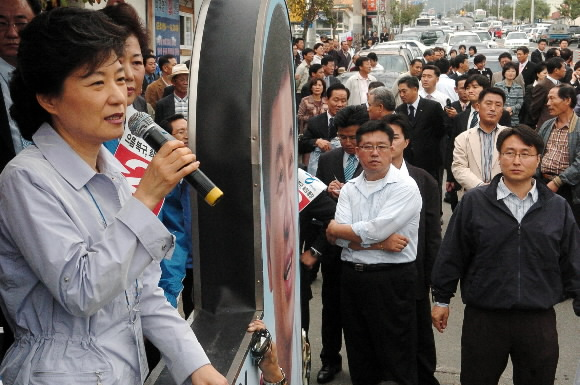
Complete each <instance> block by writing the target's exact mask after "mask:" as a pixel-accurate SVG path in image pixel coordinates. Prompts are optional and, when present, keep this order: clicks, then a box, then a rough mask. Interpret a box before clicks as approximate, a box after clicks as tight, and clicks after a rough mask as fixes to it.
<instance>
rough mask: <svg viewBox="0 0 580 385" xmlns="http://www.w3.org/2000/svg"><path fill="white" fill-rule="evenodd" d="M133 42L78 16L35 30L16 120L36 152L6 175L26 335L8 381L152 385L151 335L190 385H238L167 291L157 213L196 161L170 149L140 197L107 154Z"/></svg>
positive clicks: (5, 266) (12, 308)
mask: <svg viewBox="0 0 580 385" xmlns="http://www.w3.org/2000/svg"><path fill="white" fill-rule="evenodd" d="M127 37H128V34H127V32H126V31H125V30H124V29H123V28H120V27H119V26H118V25H116V24H115V23H113V22H111V20H110V19H109V18H108V17H107V16H105V15H104V14H103V13H102V12H95V11H89V10H84V9H78V8H62V9H55V10H53V11H50V12H48V13H45V14H41V15H40V16H38V17H36V18H35V19H34V20H33V21H32V22H31V23H30V24H29V25H28V26H27V27H26V28H25V30H24V31H22V33H21V43H20V48H19V54H18V64H17V67H16V70H15V72H14V74H13V78H12V83H11V87H10V88H11V95H12V98H13V101H14V105H13V106H12V108H11V114H12V116H13V118H14V119H15V121H16V122H17V123H18V125H19V127H20V130H21V132H22V135H23V136H24V137H25V138H27V139H29V140H32V141H33V142H34V145H33V146H30V147H29V148H27V149H26V150H24V151H22V152H21V153H20V154H19V155H18V156H17V157H16V158H14V159H13V160H12V161H11V162H10V163H9V164H8V166H7V167H6V168H5V169H4V171H3V173H2V174H1V175H0V282H1V285H0V305H1V306H2V310H3V311H4V313H5V314H6V316H7V318H8V321H9V323H10V326H11V327H12V329H13V331H14V334H15V342H14V344H13V345H12V347H11V348H10V350H9V351H8V353H7V354H6V357H5V359H4V361H3V362H2V365H1V367H0V376H1V377H2V381H3V383H4V384H5V385H12V384H22V385H24V384H33V385H34V384H103V385H110V384H115V385H117V384H119V385H120V384H123V385H125V384H129V385H133V384H134V385H137V384H142V383H143V381H144V379H145V376H146V375H147V370H148V369H147V362H146V357H145V353H144V349H143V337H144V336H145V337H146V338H147V339H149V340H150V341H152V343H153V344H154V345H156V346H157V348H158V349H159V350H160V351H161V352H162V354H163V357H164V359H165V362H166V363H167V366H168V368H169V370H170V371H171V373H172V375H173V378H174V379H175V381H176V383H178V384H182V383H193V384H216V385H217V384H224V385H225V384H226V383H227V381H226V380H225V378H224V377H223V376H221V375H220V374H219V373H218V372H217V371H216V370H215V369H214V368H213V367H212V366H211V365H210V364H209V360H208V358H207V356H206V355H205V353H204V351H203V349H202V347H201V346H200V344H199V343H198V341H197V339H196V337H195V335H194V334H193V332H192V330H191V329H190V328H189V326H188V325H187V323H186V322H185V321H184V320H183V319H181V318H180V317H179V315H178V313H177V312H176V311H175V310H174V309H173V308H172V307H171V305H169V303H168V302H167V301H166V300H165V297H164V295H163V292H162V290H161V289H159V288H158V286H157V283H158V282H159V276H160V268H159V261H160V260H161V259H163V258H164V257H166V256H169V255H171V253H172V250H173V238H172V236H171V235H170V234H169V233H168V232H167V230H166V229H165V227H164V226H163V224H161V222H159V221H158V219H157V217H156V216H155V215H154V214H153V213H152V212H151V209H152V208H153V207H154V206H155V205H156V204H157V202H159V201H160V200H161V199H162V198H163V197H164V196H165V195H166V194H167V193H169V192H170V191H171V189H172V188H173V187H174V186H175V185H176V184H177V182H178V181H179V180H180V179H181V178H183V177H184V176H185V175H186V174H189V173H191V172H192V171H194V170H195V169H196V168H197V167H198V166H199V163H198V162H196V161H195V155H194V154H192V153H191V151H190V150H189V149H188V148H186V147H185V146H184V145H183V143H182V142H179V141H171V142H168V143H167V144H166V145H165V146H163V147H162V148H161V149H160V151H159V152H158V154H157V155H156V156H155V157H154V158H153V161H152V162H151V164H150V165H149V167H148V168H147V171H146V172H145V174H144V176H143V178H142V180H141V183H140V185H139V186H138V188H137V190H136V192H135V193H134V194H133V195H131V191H130V188H129V185H128V183H127V181H126V180H125V178H124V176H123V175H122V174H121V172H122V171H124V170H123V167H122V166H121V165H120V164H119V163H118V162H117V160H116V159H115V158H114V157H113V156H112V155H111V154H110V152H109V151H107V150H106V149H105V148H104V147H103V146H102V143H103V142H106V141H108V140H111V139H114V138H118V137H120V136H121V134H122V132H123V123H124V120H125V114H126V108H127V87H126V84H125V78H124V76H125V75H124V70H123V67H122V65H121V63H120V62H119V57H121V56H122V55H123V46H124V43H125V41H126V39H127Z"/></svg>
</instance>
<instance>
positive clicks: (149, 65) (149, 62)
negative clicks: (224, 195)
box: [141, 55, 159, 96]
mask: <svg viewBox="0 0 580 385" xmlns="http://www.w3.org/2000/svg"><path fill="white" fill-rule="evenodd" d="M143 63H144V64H145V76H144V77H143V87H142V88H141V95H143V96H144V95H145V91H146V90H147V87H148V86H149V84H151V83H153V82H154V81H155V80H157V79H159V75H158V74H156V73H155V70H156V69H157V62H156V61H155V56H153V55H145V57H143Z"/></svg>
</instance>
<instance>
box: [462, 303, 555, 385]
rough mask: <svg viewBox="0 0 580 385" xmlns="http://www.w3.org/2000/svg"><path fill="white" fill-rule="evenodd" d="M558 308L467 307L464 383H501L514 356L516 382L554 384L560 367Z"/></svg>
mask: <svg viewBox="0 0 580 385" xmlns="http://www.w3.org/2000/svg"><path fill="white" fill-rule="evenodd" d="M558 355H559V351H558V332H557V330H556V313H555V311H554V309H550V310H538V311H521V310H503V311H494V310H483V309H478V308H474V307H472V306H466V307H465V312H464V317H463V332H462V336H461V384H462V385H492V384H493V385H497V383H498V381H499V378H500V376H501V374H502V373H503V371H504V370H505V367H506V365H507V360H508V357H511V360H512V363H513V368H514V378H513V381H514V385H529V384H534V385H553V384H554V378H555V376H556V367H557V366H558Z"/></svg>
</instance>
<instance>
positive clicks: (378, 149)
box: [359, 144, 391, 152]
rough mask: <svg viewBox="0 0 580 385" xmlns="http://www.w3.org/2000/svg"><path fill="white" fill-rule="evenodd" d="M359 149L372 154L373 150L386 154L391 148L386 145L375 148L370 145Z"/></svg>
mask: <svg viewBox="0 0 580 385" xmlns="http://www.w3.org/2000/svg"><path fill="white" fill-rule="evenodd" d="M359 148H360V149H361V150H363V151H364V152H373V151H374V150H377V151H378V152H386V151H388V150H389V148H391V146H389V145H386V144H378V145H376V146H373V145H372V144H365V145H364V146H360V147H359Z"/></svg>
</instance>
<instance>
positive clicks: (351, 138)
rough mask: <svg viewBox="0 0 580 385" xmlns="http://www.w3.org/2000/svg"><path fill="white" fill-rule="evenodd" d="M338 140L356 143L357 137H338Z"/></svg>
mask: <svg viewBox="0 0 580 385" xmlns="http://www.w3.org/2000/svg"><path fill="white" fill-rule="evenodd" d="M338 139H340V140H344V141H347V140H350V141H351V142H354V141H355V140H356V136H355V135H352V136H347V135H338Z"/></svg>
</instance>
